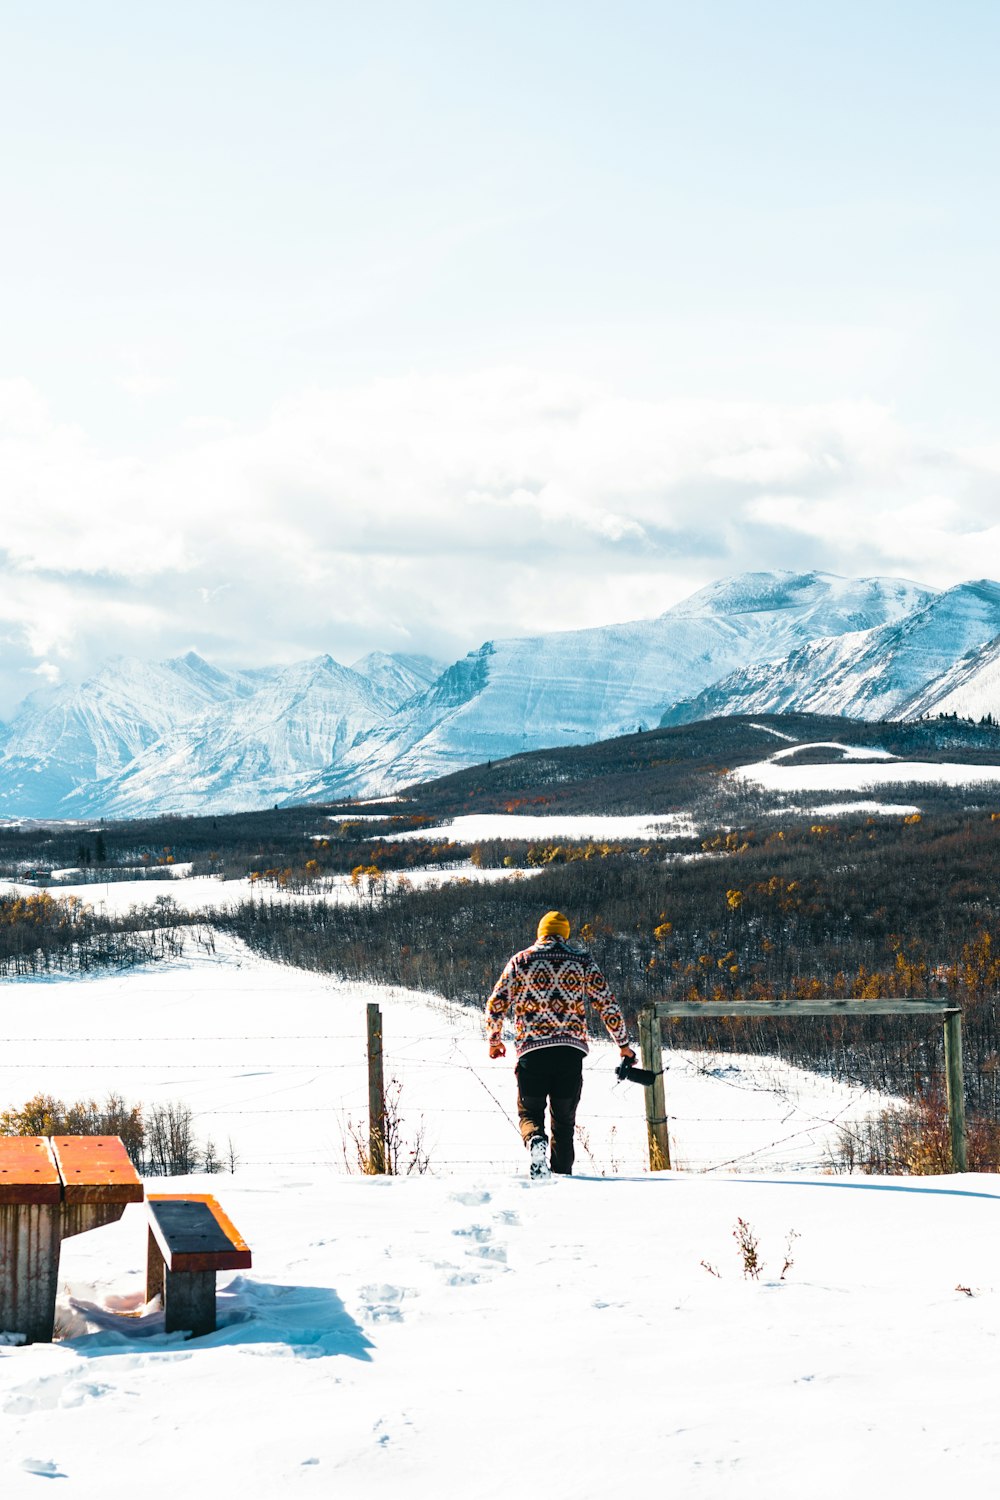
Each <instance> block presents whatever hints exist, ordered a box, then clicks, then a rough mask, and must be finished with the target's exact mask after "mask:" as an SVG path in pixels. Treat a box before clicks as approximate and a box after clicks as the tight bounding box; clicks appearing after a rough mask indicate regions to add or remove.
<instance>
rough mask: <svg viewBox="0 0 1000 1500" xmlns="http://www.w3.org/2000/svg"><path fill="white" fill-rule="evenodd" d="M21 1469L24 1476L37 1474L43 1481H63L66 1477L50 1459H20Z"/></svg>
mask: <svg viewBox="0 0 1000 1500" xmlns="http://www.w3.org/2000/svg"><path fill="white" fill-rule="evenodd" d="M21 1468H22V1469H23V1470H24V1472H25V1473H26V1474H39V1475H41V1476H42V1477H43V1478H45V1479H65V1478H66V1475H65V1474H64V1473H63V1471H62V1469H60V1467H59V1465H58V1464H57V1463H56V1462H55V1460H54V1459H51V1458H22V1460H21Z"/></svg>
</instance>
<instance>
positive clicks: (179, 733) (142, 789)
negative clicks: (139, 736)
mask: <svg viewBox="0 0 1000 1500" xmlns="http://www.w3.org/2000/svg"><path fill="white" fill-rule="evenodd" d="M391 709H392V705H391V704H390V703H387V701H386V699H385V698H384V697H383V696H382V694H381V693H380V692H378V691H377V690H376V689H375V687H374V686H373V685H372V683H370V682H368V681H367V680H366V679H365V678H364V677H362V676H360V674H359V673H357V672H353V671H352V670H351V669H350V668H349V667H342V666H341V665H340V664H339V663H338V662H335V661H334V660H333V658H332V657H331V656H320V657H317V658H316V659H315V660H313V661H305V662H299V663H297V664H296V665H295V666H292V667H286V668H284V669H283V670H281V671H278V672H276V673H275V674H274V675H273V677H271V678H269V680H267V681H265V682H264V684H263V685H262V686H261V687H260V688H258V690H257V692H255V693H254V694H253V695H252V696H251V697H244V698H241V699H238V700H236V701H230V702H228V703H225V704H222V705H221V706H217V707H214V708H213V709H211V710H210V711H208V712H207V713H202V714H199V715H198V716H197V717H195V718H194V719H192V720H191V721H190V722H189V723H187V724H186V725H184V726H183V727H182V728H180V729H176V730H173V731H171V732H170V733H167V734H165V735H163V736H162V737H161V738H160V739H158V740H157V741H156V743H155V744H153V745H151V746H149V747H148V749H145V750H143V751H142V752H141V753H140V754H139V755H137V756H136V757H135V759H134V760H132V761H131V762H130V763H129V765H128V766H126V767H125V768H124V770H122V771H120V772H119V773H118V774H117V775H116V776H113V777H110V778H108V779H106V780H104V781H101V782H97V783H96V784H94V785H91V786H87V787H81V788H80V789H79V790H78V791H76V792H75V793H73V794H72V795H71V796H70V797H68V798H67V799H66V802H65V812H66V814H67V816H69V817H74V816H77V815H79V816H86V815H88V814H93V813H97V812H100V813H102V814H104V815H105V816H111V817H130V816H135V815H136V814H141V813H151V812H156V811H158V810H160V809H162V808H170V809H171V810H172V811H174V812H200V811H203V810H205V809H211V810H212V811H215V812H230V811H234V810H238V809H239V808H244V807H262V806H268V805H270V804H271V803H273V802H276V801H278V800H287V799H289V798H293V799H294V798H295V796H296V792H297V791H298V790H299V788H300V787H301V786H302V785H303V784H304V782H306V781H309V780H311V779H312V778H313V777H314V776H315V775H316V773H317V772H318V771H319V770H321V769H322V768H323V767H325V766H328V765H330V763H331V762H335V761H336V760H337V757H338V755H339V753H340V751H341V750H342V748H343V747H344V746H345V745H349V744H351V742H352V741H353V740H354V739H355V738H356V737H357V736H358V735H359V734H361V733H362V732H363V731H364V730H366V729H369V728H370V727H371V726H372V725H373V724H375V723H378V722H379V721H380V720H381V719H383V718H384V717H385V716H386V714H387V713H389V712H391ZM77 810H79V811H78V812H77Z"/></svg>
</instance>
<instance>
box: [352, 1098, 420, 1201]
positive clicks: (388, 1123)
mask: <svg viewBox="0 0 1000 1500" xmlns="http://www.w3.org/2000/svg"><path fill="white" fill-rule="evenodd" d="M402 1092H403V1086H402V1084H401V1083H400V1082H399V1081H398V1079H395V1078H393V1079H390V1081H389V1083H388V1084H387V1085H386V1087H385V1090H384V1092H383V1095H382V1108H383V1119H384V1121H385V1150H384V1152H382V1151H381V1150H378V1149H377V1148H375V1149H373V1143H372V1139H371V1131H370V1128H369V1124H368V1121H367V1120H355V1119H354V1118H353V1116H351V1115H348V1116H347V1119H346V1120H345V1121H344V1123H343V1126H342V1131H341V1149H342V1152H343V1157H344V1165H345V1167H346V1168H347V1170H348V1172H361V1173H362V1174H363V1175H364V1176H366V1177H380V1176H386V1177H410V1176H413V1175H414V1174H415V1175H417V1176H423V1174H424V1173H425V1172H428V1171H429V1170H430V1154H429V1152H428V1149H427V1142H426V1129H425V1125H424V1117H423V1115H421V1116H420V1120H419V1123H418V1125H417V1127H416V1129H415V1130H414V1132H413V1134H412V1136H410V1137H409V1138H407V1137H406V1136H404V1133H403V1117H402V1113H401V1111H400V1099H401V1096H402Z"/></svg>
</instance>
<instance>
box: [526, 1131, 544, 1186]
mask: <svg viewBox="0 0 1000 1500" xmlns="http://www.w3.org/2000/svg"><path fill="white" fill-rule="evenodd" d="M528 1154H529V1157H530V1159H531V1168H530V1171H531V1175H532V1177H548V1175H549V1160H548V1157H549V1143H548V1141H547V1140H546V1139H545V1137H544V1135H533V1136H532V1137H531V1140H530V1141H529V1142H528Z"/></svg>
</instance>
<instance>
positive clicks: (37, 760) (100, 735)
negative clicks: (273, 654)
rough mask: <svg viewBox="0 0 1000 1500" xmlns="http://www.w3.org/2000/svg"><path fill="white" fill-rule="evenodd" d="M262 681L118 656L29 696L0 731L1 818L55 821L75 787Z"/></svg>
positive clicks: (194, 662) (182, 660) (193, 662)
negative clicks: (77, 681) (72, 683)
mask: <svg viewBox="0 0 1000 1500" xmlns="http://www.w3.org/2000/svg"><path fill="white" fill-rule="evenodd" d="M260 680H261V674H259V673H243V672H224V671H221V670H220V669H219V668H218V667H214V666H211V665H210V664H209V663H208V662H207V661H204V660H203V659H202V658H201V657H200V656H198V655H197V654H196V653H195V652H193V651H190V652H188V654H187V655H186V656H181V657H176V658H174V659H173V660H171V661H165V662H144V661H139V660H137V659H136V658H134V657H126V656H121V657H116V658H114V659H112V660H111V661H109V662H107V663H106V664H105V665H104V666H103V667H102V668H101V670H100V671H99V672H97V673H96V674H95V675H94V676H93V677H91V678H89V679H88V680H87V681H86V682H84V683H81V685H80V686H79V687H60V688H55V689H48V690H44V689H43V690H41V691H39V692H36V693H32V694H31V696H30V697H28V698H26V699H25V700H24V702H23V703H22V704H21V705H20V707H19V709H18V711H17V713H16V715H15V717H14V718H13V720H12V721H11V722H10V723H9V724H8V725H6V726H4V727H3V729H2V730H0V812H2V813H6V814H9V815H13V816H16V817H52V816H54V815H56V814H57V812H58V811H59V809H60V808H61V805H62V801H63V798H65V797H66V796H67V795H69V794H70V793H72V792H74V791H75V790H76V789H77V788H78V787H80V786H85V785H91V784H93V783H95V782H101V781H105V780H108V779H110V778H112V777H114V776H115V775H117V774H118V773H120V772H121V771H122V770H124V768H125V767H126V766H128V765H129V764H131V762H132V761H133V760H134V759H135V757H136V756H137V755H141V754H142V752H143V751H145V750H147V749H148V748H149V747H150V746H151V745H154V744H155V743H156V742H157V741H158V740H159V739H160V737H161V736H162V735H164V734H167V733H169V732H170V731H171V730H172V729H173V728H174V727H175V726H176V725H178V724H183V723H186V722H188V721H190V720H192V719H193V718H195V717H196V716H198V715H200V714H204V713H205V712H206V711H208V710H211V709H213V708H215V707H217V706H218V705H219V704H229V703H234V702H239V701H240V700H241V699H243V698H246V697H248V696H250V694H252V693H253V692H254V691H255V690H256V689H257V688H258V686H259V683H260ZM62 816H69V814H67V813H66V812H65V811H63V813H62Z"/></svg>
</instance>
